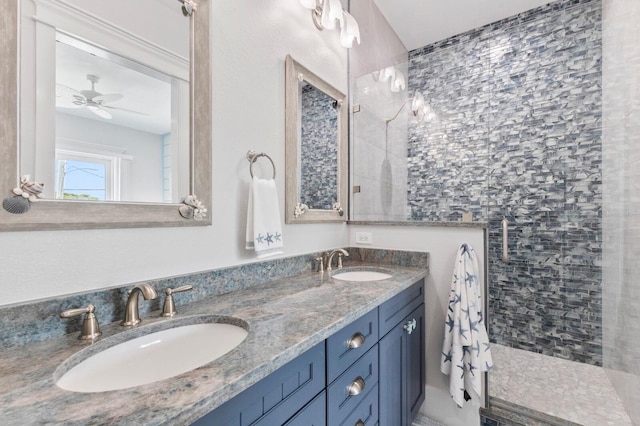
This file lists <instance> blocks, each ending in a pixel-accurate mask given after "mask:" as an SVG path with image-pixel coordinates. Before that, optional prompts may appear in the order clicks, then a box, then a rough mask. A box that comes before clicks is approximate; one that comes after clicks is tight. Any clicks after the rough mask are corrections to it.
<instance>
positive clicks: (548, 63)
mask: <svg viewBox="0 0 640 426" xmlns="http://www.w3.org/2000/svg"><path fill="white" fill-rule="evenodd" d="M601 21H602V11H601V2H600V0H561V1H558V2H555V3H551V4H549V5H547V6H544V7H541V8H537V9H534V10H532V11H529V12H525V13H522V14H520V15H517V16H515V17H512V18H509V19H505V20H503V21H500V22H497V23H495V24H491V25H488V26H485V27H482V28H479V29H476V30H473V31H470V32H467V33H464V34H461V35H459V36H455V37H452V38H450V39H447V40H444V41H441V42H438V43H435V44H433V45H429V46H426V47H424V48H421V49H418V50H415V51H412V52H410V67H409V86H410V89H411V91H415V90H419V91H421V92H422V93H423V94H424V95H425V98H426V100H427V102H429V103H430V105H431V107H432V108H433V110H434V113H435V115H434V117H433V118H432V120H430V121H429V122H427V123H426V124H423V125H417V124H414V125H413V126H410V127H409V135H408V136H409V148H408V156H409V158H408V168H409V177H408V182H409V190H408V197H409V207H410V211H411V212H410V219H412V220H435V221H448V220H459V219H460V217H461V214H462V213H463V212H472V213H473V216H474V220H485V221H487V222H488V223H489V256H488V258H489V285H490V287H489V298H490V299H489V303H490V318H489V320H490V322H489V328H490V330H489V333H490V336H491V339H492V340H493V341H494V342H497V343H499V344H502V345H505V346H512V347H516V348H520V349H526V350H530V351H534V352H540V353H543V354H546V355H552V356H557V357H561V358H565V359H570V360H575V361H580V362H585V363H588V364H594V365H601V364H602V319H601V312H602V284H601V275H602V272H601V266H600V262H601V249H602V247H601V240H602V230H601V209H602V197H601V184H602V182H601V180H602V178H601V157H602V146H601V133H602V128H601V126H602V125H601V115H602V111H601V110H602V93H601V86H602V84H601V79H602V73H601V58H602V43H601ZM503 218H506V219H507V220H508V221H509V250H510V260H509V261H508V262H503V261H502V244H501V242H502V234H501V221H502V219H503Z"/></svg>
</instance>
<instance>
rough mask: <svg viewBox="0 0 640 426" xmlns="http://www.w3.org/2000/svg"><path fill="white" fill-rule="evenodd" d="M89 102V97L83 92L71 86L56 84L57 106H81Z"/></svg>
mask: <svg viewBox="0 0 640 426" xmlns="http://www.w3.org/2000/svg"><path fill="white" fill-rule="evenodd" d="M86 104H87V98H85V97H84V95H83V94H82V93H80V92H79V91H77V90H76V89H72V88H71V87H67V86H65V85H62V84H56V107H58V108H81V107H83V106H85V105H86Z"/></svg>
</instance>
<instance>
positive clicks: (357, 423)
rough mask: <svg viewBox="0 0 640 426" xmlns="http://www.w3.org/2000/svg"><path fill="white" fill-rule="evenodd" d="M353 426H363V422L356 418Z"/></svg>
mask: <svg viewBox="0 0 640 426" xmlns="http://www.w3.org/2000/svg"><path fill="white" fill-rule="evenodd" d="M353 426H364V422H363V421H362V419H358V421H357V422H356V424H355V425H353Z"/></svg>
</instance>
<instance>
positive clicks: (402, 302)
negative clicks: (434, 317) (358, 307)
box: [378, 278, 424, 337]
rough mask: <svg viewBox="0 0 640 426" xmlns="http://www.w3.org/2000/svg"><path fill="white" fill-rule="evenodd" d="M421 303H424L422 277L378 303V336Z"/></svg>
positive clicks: (382, 334) (386, 331)
mask: <svg viewBox="0 0 640 426" xmlns="http://www.w3.org/2000/svg"><path fill="white" fill-rule="evenodd" d="M421 303H424V278H423V279H421V280H420V281H418V282H416V283H415V284H414V285H412V286H411V287H409V288H408V289H406V290H404V291H402V292H401V293H399V294H397V295H396V296H394V297H392V298H391V299H389V300H387V301H386V302H384V303H383V304H382V305H380V307H379V308H378V319H379V326H380V337H382V336H384V335H385V334H387V333H388V332H389V331H390V330H391V329H392V328H393V326H395V325H396V324H398V323H399V322H400V321H402V320H403V319H404V317H406V316H407V315H409V314H410V313H411V312H412V311H413V310H414V309H415V308H417V307H418V306H420V304H421Z"/></svg>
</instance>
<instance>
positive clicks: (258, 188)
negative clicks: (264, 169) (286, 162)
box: [246, 177, 282, 258]
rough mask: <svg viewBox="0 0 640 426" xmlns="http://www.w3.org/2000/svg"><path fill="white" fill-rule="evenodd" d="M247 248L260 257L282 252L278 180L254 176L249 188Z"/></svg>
mask: <svg viewBox="0 0 640 426" xmlns="http://www.w3.org/2000/svg"><path fill="white" fill-rule="evenodd" d="M246 248H247V249H249V250H255V251H256V254H257V255H258V258H263V257H267V256H273V255H276V254H280V253H282V250H281V248H282V223H281V222H280V209H279V208H278V192H277V190H276V181H275V180H273V179H259V178H257V177H254V178H253V179H252V181H251V187H250V189H249V205H248V208H247V235H246Z"/></svg>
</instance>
